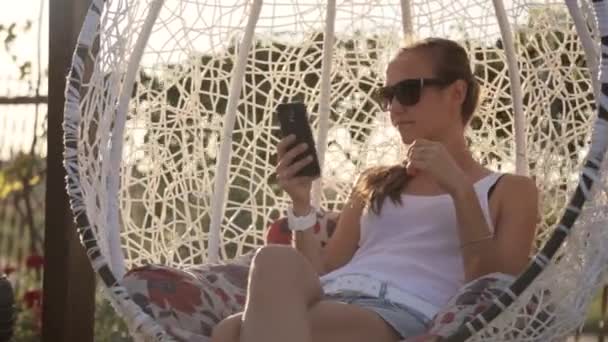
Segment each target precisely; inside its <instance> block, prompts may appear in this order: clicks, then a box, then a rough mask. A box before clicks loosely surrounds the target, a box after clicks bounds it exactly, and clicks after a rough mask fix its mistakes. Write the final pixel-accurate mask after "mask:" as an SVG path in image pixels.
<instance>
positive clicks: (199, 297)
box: [122, 209, 338, 342]
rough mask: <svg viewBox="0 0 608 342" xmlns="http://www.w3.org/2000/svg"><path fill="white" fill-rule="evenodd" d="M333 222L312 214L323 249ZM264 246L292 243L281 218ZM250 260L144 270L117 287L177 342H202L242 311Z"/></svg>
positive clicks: (247, 256)
mask: <svg viewBox="0 0 608 342" xmlns="http://www.w3.org/2000/svg"><path fill="white" fill-rule="evenodd" d="M337 218H338V213H334V212H326V211H324V210H322V209H320V210H318V211H317V224H316V226H315V228H314V232H315V234H316V235H317V236H318V237H319V239H320V241H321V243H322V245H325V243H326V242H327V240H328V239H329V237H330V236H331V234H332V233H333V231H334V229H335V226H336V222H337ZM266 243H267V244H289V243H291V231H290V230H289V229H288V228H287V218H286V217H282V218H279V219H278V220H275V221H274V222H273V223H272V224H271V225H270V227H269V228H268V231H267V234H266ZM254 254H255V251H251V252H249V253H247V254H245V255H243V256H240V257H238V258H236V259H233V260H230V261H228V262H226V263H220V264H204V265H200V266H196V267H191V268H188V269H185V270H179V269H175V268H172V267H168V266H163V265H146V266H142V267H137V268H134V269H132V270H130V271H129V272H128V273H127V274H126V275H125V277H124V278H123V281H122V283H123V285H124V286H125V288H127V290H128V291H129V293H130V294H131V297H132V298H133V300H134V301H135V302H136V303H137V304H138V305H139V306H140V307H141V308H143V310H144V311H145V312H146V313H147V314H149V315H150V316H152V317H153V318H154V319H155V320H156V321H157V322H159V323H160V324H161V325H162V326H163V327H164V328H165V330H166V331H167V332H168V333H169V334H171V335H172V336H173V337H175V338H176V339H177V340H179V341H185V342H190V341H199V342H206V341H209V336H210V334H211V330H212V328H213V327H214V326H215V325H216V324H217V323H218V322H219V321H221V320H222V319H224V318H225V317H227V316H229V315H231V314H234V313H237V312H240V311H242V309H243V306H244V304H245V295H246V292H247V276H248V273H249V266H250V264H251V260H252V259H253V255H254Z"/></svg>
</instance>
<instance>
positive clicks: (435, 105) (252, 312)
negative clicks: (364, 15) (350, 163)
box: [212, 38, 537, 342]
mask: <svg viewBox="0 0 608 342" xmlns="http://www.w3.org/2000/svg"><path fill="white" fill-rule="evenodd" d="M379 94H380V96H381V99H382V106H383V109H385V110H387V111H389V112H390V115H391V120H392V123H393V124H394V125H395V127H397V128H398V130H399V133H400V135H401V138H402V141H403V143H404V144H406V145H407V146H409V149H408V154H407V158H406V159H405V160H404V162H403V163H402V164H399V165H394V166H380V167H373V168H371V169H368V170H366V171H364V172H363V173H362V174H361V175H360V177H359V178H358V179H357V181H356V182H355V184H354V187H353V191H352V192H351V195H350V196H349V199H348V201H347V203H346V204H345V205H344V207H343V209H342V212H341V214H340V218H339V221H338V223H337V227H336V230H335V232H334V234H333V236H332V237H331V239H330V240H329V242H328V244H327V246H326V247H325V248H323V249H321V247H320V245H319V242H318V241H317V240H316V238H315V237H314V236H313V233H312V232H311V231H310V229H309V228H311V227H312V226H313V224H314V213H311V212H312V208H311V206H310V190H311V182H312V179H307V178H300V177H294V176H293V175H294V174H295V173H296V172H297V171H298V170H299V169H300V168H302V167H303V166H304V165H305V164H306V163H308V162H310V159H302V160H301V161H299V162H295V163H292V161H293V160H294V158H295V157H296V156H297V155H299V154H301V153H306V150H307V147H306V146H296V147H293V148H291V149H289V150H287V146H290V144H291V143H292V142H293V139H294V137H292V136H289V137H286V138H284V139H283V140H282V141H281V142H280V143H279V145H278V156H279V163H278V165H277V169H276V171H277V177H278V180H279V184H280V185H281V187H282V188H283V189H284V190H285V191H286V192H287V193H288V194H289V196H290V197H291V199H292V203H293V207H292V208H290V212H289V220H290V222H289V225H290V229H293V230H295V231H296V232H295V239H294V240H295V248H292V247H289V246H266V247H263V248H261V249H260V250H259V251H258V252H257V254H256V256H255V258H254V260H253V264H252V265H253V267H252V269H251V273H250V276H249V285H248V298H247V303H246V306H245V310H244V312H242V313H239V314H236V315H233V316H230V317H228V318H226V319H225V320H223V321H222V322H220V323H219V324H218V326H217V327H216V328H215V329H214V332H213V336H212V341H213V342H229V341H231V342H232V341H235V342H236V341H240V342H274V341H277V342H279V341H280V342H285V341H291V342H300V341H301V342H313V341H314V342H325V341H328V342H329V341H331V342H357V341H361V342H370V341H378V342H384V341H386V342H391V341H399V340H401V339H403V338H407V337H410V336H414V335H418V334H421V333H423V332H424V331H425V330H426V329H427V328H428V323H429V322H430V319H431V318H432V317H433V315H435V313H437V311H438V310H439V309H440V308H441V307H442V305H444V304H445V303H446V302H447V301H448V299H449V298H450V297H451V296H452V295H454V294H455V293H456V292H457V290H458V288H459V287H461V286H462V285H464V284H465V283H466V282H468V281H471V280H474V279H476V278H478V277H480V276H483V275H486V274H489V273H496V272H499V273H503V274H506V275H517V274H518V273H519V272H521V271H522V270H523V269H524V267H525V266H526V264H527V262H528V256H529V254H530V251H531V248H532V244H533V240H534V235H535V227H536V222H537V189H536V186H535V184H534V182H533V181H532V180H531V179H529V178H527V177H523V176H517V175H512V174H499V173H495V172H493V171H491V170H489V169H487V168H485V167H483V166H482V165H480V164H479V163H478V162H477V161H475V159H474V158H473V156H472V155H471V152H470V151H469V149H468V148H467V144H466V140H465V129H466V127H467V125H468V123H469V121H470V119H471V116H472V115H473V112H474V111H475V107H476V105H477V102H478V94H479V87H478V85H477V83H476V82H475V78H474V76H473V74H472V72H471V69H470V64H469V59H468V57H467V54H466V52H465V50H464V49H463V48H462V47H461V46H459V45H458V44H457V43H455V42H453V41H450V40H446V39H437V38H430V39H426V40H423V41H420V42H418V43H416V44H414V45H411V46H408V47H404V48H402V49H401V50H400V51H399V52H398V54H397V55H396V56H395V57H394V59H393V60H392V61H391V63H390V64H389V66H388V68H387V71H386V86H384V87H382V89H381V90H380V91H379Z"/></svg>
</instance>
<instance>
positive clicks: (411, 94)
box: [376, 78, 454, 111]
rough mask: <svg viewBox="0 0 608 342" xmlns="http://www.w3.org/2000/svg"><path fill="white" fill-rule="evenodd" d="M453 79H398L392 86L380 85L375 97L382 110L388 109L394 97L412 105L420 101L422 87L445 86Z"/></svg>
mask: <svg viewBox="0 0 608 342" xmlns="http://www.w3.org/2000/svg"><path fill="white" fill-rule="evenodd" d="M452 82H454V81H453V80H444V79H439V78H411V79H405V80H403V81H399V82H397V83H396V84H394V85H392V86H384V87H380V89H378V90H377V92H376V98H377V101H378V103H379V104H380V108H382V110H385V111H387V110H389V109H390V108H391V104H392V103H393V99H394V98H396V99H397V101H399V103H401V105H403V106H413V105H415V104H416V103H418V101H420V95H421V94H422V89H424V87H427V86H438V87H445V86H448V85H450V84H451V83H452Z"/></svg>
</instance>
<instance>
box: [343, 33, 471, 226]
mask: <svg viewBox="0 0 608 342" xmlns="http://www.w3.org/2000/svg"><path fill="white" fill-rule="evenodd" d="M412 51H416V52H422V53H424V54H425V57H427V58H429V60H430V61H431V63H432V67H433V72H434V73H435V75H433V76H434V77H437V78H440V79H445V80H453V81H456V80H459V79H460V80H463V81H465V82H466V84H467V93H466V97H465V99H464V101H463V103H462V107H461V115H462V123H463V125H465V126H466V125H468V123H469V121H470V120H471V117H472V116H473V113H474V112H475V109H476V107H477V102H478V101H479V85H478V84H477V81H476V80H475V76H474V75H473V73H472V71H471V67H470V62H469V57H468V55H467V52H466V51H465V49H464V48H463V47H462V46H460V45H459V44H458V43H456V42H454V41H452V40H449V39H442V38H426V39H424V40H421V41H418V42H416V43H414V44H411V45H408V46H404V47H402V48H400V49H399V51H398V53H397V56H399V55H401V54H402V53H406V52H412ZM409 179H410V176H408V175H407V173H406V169H405V166H404V165H403V164H397V165H391V166H376V167H372V168H370V169H368V170H366V171H365V172H363V173H362V174H361V177H360V178H359V180H358V181H357V182H356V184H355V187H354V189H353V193H354V194H355V195H356V196H357V197H358V198H359V199H361V200H362V201H364V203H365V204H366V205H368V206H369V209H371V210H372V212H374V213H375V214H377V215H379V214H380V212H381V211H382V203H383V202H384V200H385V199H386V198H387V197H389V198H390V199H391V200H392V201H393V203H399V204H401V194H402V192H403V190H404V188H405V186H406V184H407V182H408V181H409Z"/></svg>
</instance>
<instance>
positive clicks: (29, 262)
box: [25, 254, 44, 270]
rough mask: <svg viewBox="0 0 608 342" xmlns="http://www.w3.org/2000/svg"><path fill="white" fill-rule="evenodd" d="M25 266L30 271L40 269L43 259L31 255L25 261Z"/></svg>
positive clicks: (39, 256)
mask: <svg viewBox="0 0 608 342" xmlns="http://www.w3.org/2000/svg"><path fill="white" fill-rule="evenodd" d="M25 266H27V268H32V269H35V270H37V269H40V268H42V266H44V258H43V257H42V256H41V255H37V254H32V255H30V256H28V257H27V259H26V260H25Z"/></svg>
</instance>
